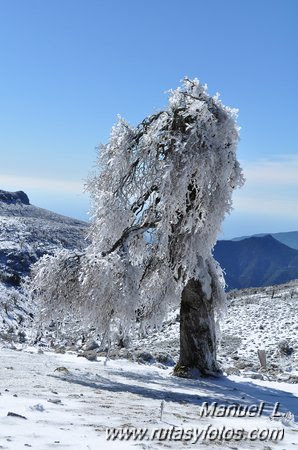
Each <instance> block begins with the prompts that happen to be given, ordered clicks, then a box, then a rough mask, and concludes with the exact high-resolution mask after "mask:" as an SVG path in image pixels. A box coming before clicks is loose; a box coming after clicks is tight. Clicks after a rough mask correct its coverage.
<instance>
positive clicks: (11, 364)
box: [0, 347, 298, 450]
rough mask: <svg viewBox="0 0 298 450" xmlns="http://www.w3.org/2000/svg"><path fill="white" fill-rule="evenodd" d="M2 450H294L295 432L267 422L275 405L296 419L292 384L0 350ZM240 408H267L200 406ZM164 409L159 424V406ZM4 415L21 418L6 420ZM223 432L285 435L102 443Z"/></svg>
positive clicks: (297, 391)
mask: <svg viewBox="0 0 298 450" xmlns="http://www.w3.org/2000/svg"><path fill="white" fill-rule="evenodd" d="M0 355H1V367H0V392H1V395H0V448H7V449H13V450H19V449H23V448H26V447H31V448H35V449H38V450H43V449H48V448H69V449H74V450H80V449H92V450H97V449H121V448H125V449H127V448H132V447H134V448H142V449H147V448H150V449H151V448H152V449H155V448H176V449H179V448H185V447H186V446H187V445H189V446H191V448H209V449H217V448H223V449H238V448H239V449H240V448H241V449H250V448H254V449H264V450H265V449H267V450H269V449H275V448H279V449H290V448H295V447H296V446H298V426H297V423H294V422H293V421H291V420H289V421H285V422H284V423H282V420H281V419H280V420H270V419H269V415H270V414H271V411H272V408H273V404H274V403H275V402H280V403H281V410H282V411H283V412H287V411H291V412H292V413H294V414H296V420H297V418H298V416H297V414H298V398H297V396H298V386H297V384H287V383H276V382H269V381H260V380H251V379H243V378H241V377H239V376H235V375H233V376H229V377H222V378H214V379H209V378H208V379H200V380H186V379H179V378H176V377H174V376H172V375H171V369H162V368H158V367H155V366H150V365H144V364H138V363H137V362H131V361H127V360H123V359H122V360H109V361H108V362H107V364H106V365H105V360H104V358H99V360H98V361H96V362H90V361H87V360H86V359H85V358H78V357H77V356H76V355H75V354H68V353H66V354H57V353H51V352H44V353H38V352H37V350H36V349H33V348H29V347H28V348H23V349H22V350H12V349H8V348H1V349H0ZM204 401H208V402H212V401H217V402H218V403H219V404H223V403H224V404H226V405H231V404H234V403H238V404H241V405H251V404H259V403H260V401H264V402H265V410H264V411H265V412H264V414H263V415H262V416H261V417H258V418H253V417H245V418H240V417H228V418H222V417H217V418H210V417H200V411H201V405H202V402H204ZM162 402H164V410H163V415H162V418H161V403H162ZM8 413H14V414H18V415H21V416H23V417H25V418H26V419H25V418H22V417H17V416H11V415H9V416H8ZM210 424H211V426H212V427H218V428H219V429H220V428H222V427H223V426H225V427H234V428H237V429H239V428H244V429H245V430H246V431H249V430H251V429H253V428H258V429H263V428H265V429H266V428H269V429H273V428H278V429H282V428H284V430H285V434H284V438H283V440H281V441H278V442H267V441H264V442H260V441H255V442H249V441H240V442H237V441H219V442H215V443H214V442H210V441H204V442H202V441H201V440H198V442H196V443H195V444H193V443H191V442H187V441H183V440H182V441H181V440H180V441H169V440H162V441H158V440H157V439H155V440H153V441H149V440H146V439H145V440H143V441H139V442H133V441H120V440H115V441H107V440H106V429H107V428H108V427H130V428H133V427H142V428H144V427H148V428H149V429H150V430H152V429H153V428H158V429H160V428H166V429H169V428H171V427H173V426H175V427H178V429H179V428H180V427H182V428H184V429H186V428H189V427H191V428H192V427H193V428H196V429H206V427H207V426H208V425H210Z"/></svg>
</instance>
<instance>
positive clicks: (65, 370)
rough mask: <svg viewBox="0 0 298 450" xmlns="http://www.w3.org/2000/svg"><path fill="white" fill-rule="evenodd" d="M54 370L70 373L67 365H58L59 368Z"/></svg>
mask: <svg viewBox="0 0 298 450" xmlns="http://www.w3.org/2000/svg"><path fill="white" fill-rule="evenodd" d="M54 372H63V373H69V370H68V369H67V368H66V367H57V369H55V370H54Z"/></svg>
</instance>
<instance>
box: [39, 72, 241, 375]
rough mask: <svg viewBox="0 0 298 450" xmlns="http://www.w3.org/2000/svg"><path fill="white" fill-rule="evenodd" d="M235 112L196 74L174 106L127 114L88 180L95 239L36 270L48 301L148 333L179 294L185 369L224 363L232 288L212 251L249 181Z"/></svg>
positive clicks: (106, 330)
mask: <svg viewBox="0 0 298 450" xmlns="http://www.w3.org/2000/svg"><path fill="white" fill-rule="evenodd" d="M235 119H236V111H235V110H233V109H230V108H227V107H225V106H224V105H223V104H222V103H221V102H220V100H219V98H218V96H215V97H211V96H209V95H208V93H207V89H206V86H203V85H201V84H200V83H199V81H198V80H196V79H195V80H189V79H185V80H184V82H183V85H182V87H179V88H178V89H176V90H174V91H170V96H169V106H168V107H167V109H165V110H162V111H160V112H158V113H156V114H153V115H152V116H150V117H148V118H146V119H145V120H144V121H143V122H141V123H140V125H139V126H137V127H136V128H134V127H132V126H130V125H129V124H128V123H127V122H125V121H124V120H123V119H121V118H119V120H118V123H117V124H116V125H115V126H114V127H113V129H112V133H111V136H110V139H109V142H108V143H107V144H106V145H102V146H101V147H100V148H99V156H98V161H97V170H96V171H95V173H94V175H93V176H92V177H91V178H90V180H89V182H88V184H87V189H88V191H89V192H90V194H91V199H92V205H93V209H92V217H91V228H90V236H89V237H90V239H91V244H90V245H89V246H88V247H87V250H86V252H84V253H81V254H76V255H73V254H69V255H68V256H67V255H66V254H65V252H63V253H62V254H61V255H60V256H59V255H58V256H57V257H55V258H52V257H51V258H49V257H48V258H47V261H45V260H44V261H43V260H42V261H41V262H40V263H39V265H38V266H37V267H36V268H35V271H34V283H35V284H34V286H35V292H36V293H37V295H39V296H40V297H41V298H43V299H44V304H48V302H49V301H50V304H51V305H52V309H53V310H56V311H57V305H59V307H60V308H62V307H65V308H66V309H67V308H68V307H72V308H73V310H75V308H77V310H79V309H80V310H81V311H82V315H83V316H84V317H85V319H86V318H87V321H89V323H91V322H92V323H95V324H96V325H97V327H98V329H99V331H100V332H101V333H102V334H103V335H104V336H108V335H110V333H111V331H113V330H115V329H118V330H119V329H120V330H121V333H122V334H123V335H126V334H129V333H130V332H131V331H132V329H133V328H135V327H137V328H138V330H144V331H146V330H147V329H148V328H149V327H152V326H156V325H158V324H160V323H161V321H162V319H163V318H164V315H165V313H166V311H167V310H168V309H169V308H171V307H173V306H177V305H179V304H180V305H181V307H180V360H179V363H178V365H177V367H176V373H177V374H185V373H187V372H188V371H189V369H197V370H198V371H199V372H200V373H205V374H206V373H214V372H217V370H218V367H217V363H216V321H217V318H218V315H219V312H220V310H221V308H222V306H223V305H224V298H225V295H224V283H223V277H222V272H221V269H220V267H219V266H218V264H217V262H216V261H215V260H214V259H213V256H212V249H213V246H214V244H215V242H216V238H217V235H218V233H219V230H220V225H221V223H222V221H223V219H224V217H225V215H226V214H227V213H229V212H230V210H231V196H232V192H233V190H234V189H235V188H236V187H237V186H239V185H241V184H242V182H243V177H242V172H241V169H240V166H239V164H238V162H237V159H236V146H237V142H238V127H237V125H236V120H235ZM55 305H56V309H55Z"/></svg>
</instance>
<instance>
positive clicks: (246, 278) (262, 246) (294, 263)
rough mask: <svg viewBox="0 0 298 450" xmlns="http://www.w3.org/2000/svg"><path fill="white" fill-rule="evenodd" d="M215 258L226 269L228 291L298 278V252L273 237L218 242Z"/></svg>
mask: <svg viewBox="0 0 298 450" xmlns="http://www.w3.org/2000/svg"><path fill="white" fill-rule="evenodd" d="M214 257H215V259H216V260H217V261H218V262H219V263H220V265H221V267H222V268H223V269H224V270H225V273H226V276H225V278H226V283H227V289H228V290H231V289H243V288H249V287H261V286H270V285H274V284H282V283H287V282H288V281H291V280H294V279H297V278H298V250H295V249H293V248H290V247H288V246H287V245H285V244H283V243H281V242H280V241H278V240H277V239H275V238H274V237H273V236H272V235H265V236H260V237H258V236H252V237H249V238H243V239H241V240H231V241H228V240H227V241H218V242H217V244H216V246H215V248H214Z"/></svg>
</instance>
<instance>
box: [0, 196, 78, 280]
mask: <svg viewBox="0 0 298 450" xmlns="http://www.w3.org/2000/svg"><path fill="white" fill-rule="evenodd" d="M3 192H5V191H0V194H1V193H3ZM7 194H11V193H7ZM21 194H24V193H23V192H21ZM24 195H26V194H24ZM26 197H27V196H26ZM86 227H87V224H86V223H85V222H82V221H79V220H76V219H71V218H69V217H65V216H61V215H59V214H56V213H53V212H51V211H48V210H46V209H42V208H38V207H36V206H33V205H30V204H27V202H25V203H24V200H23V196H21V197H20V199H19V201H17V202H15V203H11V202H9V200H7V197H5V196H4V195H2V196H1V195H0V279H1V278H2V281H4V282H9V283H12V284H15V285H17V284H18V281H19V278H20V277H22V276H24V275H27V274H28V272H29V270H30V265H31V264H32V263H33V262H35V261H36V260H37V259H38V258H39V257H40V256H41V255H43V254H44V253H52V252H53V251H54V250H55V249H57V248H62V247H63V248H69V249H74V248H83V247H84V246H85V245H86V242H85V236H86Z"/></svg>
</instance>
